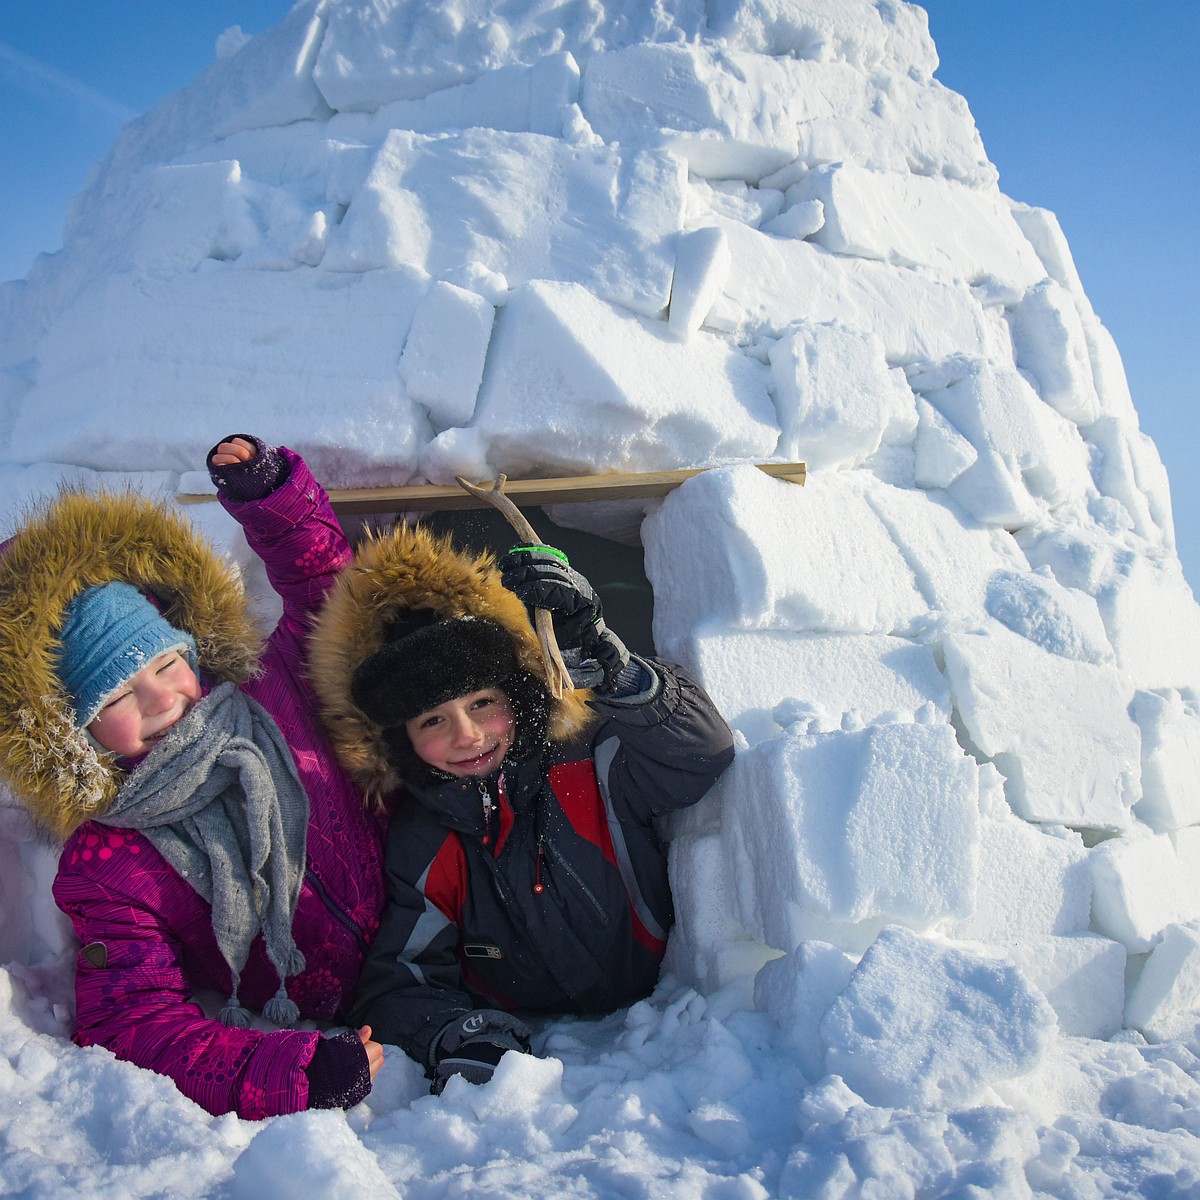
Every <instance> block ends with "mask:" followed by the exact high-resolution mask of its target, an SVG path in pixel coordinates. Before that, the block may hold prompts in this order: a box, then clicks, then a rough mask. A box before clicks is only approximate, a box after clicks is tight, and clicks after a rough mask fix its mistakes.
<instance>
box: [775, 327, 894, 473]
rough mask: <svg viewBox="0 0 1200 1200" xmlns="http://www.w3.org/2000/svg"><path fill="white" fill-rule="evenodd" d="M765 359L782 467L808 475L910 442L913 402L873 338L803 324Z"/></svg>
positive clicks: (871, 336) (871, 335) (782, 339)
mask: <svg viewBox="0 0 1200 1200" xmlns="http://www.w3.org/2000/svg"><path fill="white" fill-rule="evenodd" d="M769 356H770V362H771V381H772V385H773V388H774V393H775V405H776V408H777V409H778V411H779V419H780V424H781V425H782V426H783V436H782V437H781V438H780V442H779V454H780V456H781V457H783V458H784V459H786V460H789V461H792V460H797V459H803V461H804V462H806V463H807V464H808V468H809V470H811V471H815V470H820V469H821V468H822V467H832V466H845V465H851V466H853V465H854V464H856V463H858V462H861V461H862V460H863V459H865V458H869V457H870V456H871V455H872V454H874V453H875V451H876V450H878V449H879V447H880V444H881V443H883V442H885V441H886V442H900V441H904V442H907V441H909V440H911V438H912V435H913V432H914V431H915V428H916V411H915V409H914V398H913V394H912V392H911V391H910V390H909V387H908V383H907V381H906V379H905V377H904V373H903V372H902V371H900V370H899V369H898V368H889V367H888V365H887V361H886V359H885V358H884V352H883V343H882V342H881V341H880V339H879V338H878V337H876V336H875V335H874V334H866V335H864V334H859V333H851V332H849V331H847V330H844V329H839V328H837V327H836V326H833V325H807V324H805V325H801V326H800V327H799V328H797V329H794V330H792V331H790V332H789V333H787V334H786V335H785V336H784V337H783V338H781V339H780V340H779V341H778V342H776V343H775V344H774V345H773V346H772V347H771V349H770V351H769Z"/></svg>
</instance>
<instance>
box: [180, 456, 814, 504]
mask: <svg viewBox="0 0 1200 1200" xmlns="http://www.w3.org/2000/svg"><path fill="white" fill-rule="evenodd" d="M755 465H756V466H757V467H758V469H759V470H760V471H763V472H765V473H766V474H767V475H770V476H772V477H773V478H775V479H785V480H789V481H790V482H792V483H800V484H802V483H804V479H805V465H804V463H802V462H792V463H756V464H755ZM707 470H711V468H709V467H695V468H689V469H686V470H681V471H641V472H630V473H627V474H617V473H614V474H608V475H569V476H564V477H560V478H557V479H510V480H508V482H507V483H505V485H504V494H505V495H506V496H508V497H510V498H511V499H512V501H513V503H514V504H517V505H522V504H523V505H527V506H538V505H543V504H583V503H589V502H591V503H594V502H597V501H603V500H644V499H647V498H649V497H654V496H665V495H666V494H667V493H668V492H669V491H671V489H672V488H677V487H678V486H679V485H680V484H681V483H683V481H684V480H685V479H691V477H692V476H693V475H699V474H700V472H701V471H707ZM482 482H485V483H490V482H491V481H490V480H484V481H482ZM176 499H177V500H179V502H180V503H181V504H198V503H202V502H203V501H205V500H215V499H216V497H215V496H212V495H182V494H181V495H179V496H177V497H176ZM329 499H330V501H331V502H332V504H333V508H334V511H335V512H337V513H344V514H347V515H353V514H363V513H389V512H419V511H432V510H435V509H436V510H451V509H469V508H484V507H486V505H485V503H484V502H483V501H482V500H477V499H476V498H475V497H474V496H471V495H468V494H467V493H466V492H465V491H463V489H462V488H460V487H459V486H458V485H457V484H455V485H454V486H453V487H445V486H442V485H439V484H431V483H430V484H410V485H408V486H405V487H379V488H344V489H339V490H333V491H330V493H329Z"/></svg>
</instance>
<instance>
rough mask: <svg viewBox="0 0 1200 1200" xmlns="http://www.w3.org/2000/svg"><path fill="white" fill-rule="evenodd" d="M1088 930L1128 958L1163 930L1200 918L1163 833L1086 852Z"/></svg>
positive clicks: (1114, 841)
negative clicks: (1089, 871)
mask: <svg viewBox="0 0 1200 1200" xmlns="http://www.w3.org/2000/svg"><path fill="white" fill-rule="evenodd" d="M1091 867H1092V926H1093V928H1094V929H1095V930H1097V931H1098V932H1099V933H1102V934H1104V935H1105V936H1106V937H1110V938H1112V939H1113V941H1116V942H1120V943H1121V944H1122V945H1123V946H1124V947H1125V948H1126V949H1127V950H1129V951H1130V952H1131V953H1133V954H1141V953H1145V951H1147V950H1150V949H1151V948H1152V947H1153V945H1154V943H1155V942H1156V941H1157V940H1158V938H1159V936H1160V934H1161V933H1162V931H1163V930H1164V929H1165V928H1166V926H1168V925H1170V924H1173V923H1175V922H1178V921H1187V920H1190V919H1192V918H1194V917H1197V916H1200V904H1198V903H1197V894H1196V888H1195V886H1194V884H1192V883H1191V881H1189V880H1188V879H1187V878H1186V876H1185V874H1184V872H1183V870H1182V867H1181V864H1180V861H1179V858H1178V856H1177V854H1176V852H1175V847H1174V845H1173V844H1172V842H1171V839H1170V838H1169V837H1167V836H1166V835H1165V834H1158V835H1155V836H1151V835H1148V834H1139V835H1134V836H1129V837H1117V838H1110V839H1109V840H1108V841H1107V842H1102V843H1101V844H1100V845H1099V846H1097V847H1096V848H1095V849H1094V850H1093V851H1092V859H1091Z"/></svg>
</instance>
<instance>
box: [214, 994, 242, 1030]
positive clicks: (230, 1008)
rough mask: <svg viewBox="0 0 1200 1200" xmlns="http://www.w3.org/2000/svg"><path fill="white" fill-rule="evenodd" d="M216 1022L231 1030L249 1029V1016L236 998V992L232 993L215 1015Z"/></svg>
mask: <svg viewBox="0 0 1200 1200" xmlns="http://www.w3.org/2000/svg"><path fill="white" fill-rule="evenodd" d="M217 1020H218V1021H220V1022H221V1024H222V1025H228V1026H229V1027H230V1028H231V1029H246V1028H248V1027H249V1025H250V1014H249V1012H247V1011H246V1009H244V1008H243V1007H242V1004H241V1001H240V1000H238V998H237V992H234V993H233V995H232V996H230V997H229V999H228V1000H226V1001H225V1007H224V1008H223V1009H221V1011H220V1012H219V1013H217Z"/></svg>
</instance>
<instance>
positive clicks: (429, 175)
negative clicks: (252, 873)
mask: <svg viewBox="0 0 1200 1200" xmlns="http://www.w3.org/2000/svg"><path fill="white" fill-rule="evenodd" d="M936 65H937V54H936V50H935V47H934V46H933V44H932V42H931V40H930V38H929V35H928V29H927V23H926V19H925V14H924V12H923V11H922V10H921V9H920V8H918V7H917V6H915V5H912V4H907V3H903V2H902V0H709V2H708V3H704V4H702V3H700V0H657V2H656V3H654V4H647V3H645V2H644V0H567V2H566V3H557V2H556V3H550V2H549V0H486V2H485V0H442V2H441V3H439V4H429V3H426V2H425V0H370V2H368V0H300V2H299V3H297V4H296V5H295V7H294V8H293V9H292V11H291V13H290V14H289V16H288V17H287V18H286V20H284V21H283V22H282V23H281V24H280V25H279V26H278V27H277V28H275V29H273V30H271V31H269V32H267V33H265V34H263V35H261V36H260V37H257V38H254V39H251V40H248V41H244V42H243V39H240V38H225V39H223V40H222V44H221V48H220V54H219V56H218V57H217V58H216V59H215V61H214V63H213V65H212V67H211V68H209V70H208V71H206V72H205V73H204V74H203V75H202V76H201V77H200V78H198V79H197V80H196V81H195V82H194V83H193V84H191V85H190V86H189V87H188V88H185V89H184V90H183V91H182V92H180V93H178V94H177V95H175V96H172V97H170V98H168V99H167V100H165V101H163V102H162V103H161V104H159V105H158V106H157V107H156V108H154V109H153V110H151V111H150V112H149V113H147V114H145V115H144V116H142V117H140V118H138V119H137V120H136V121H134V122H132V123H131V124H129V125H128V126H127V127H126V128H125V129H124V130H123V131H122V133H121V134H120V136H119V137H118V139H117V141H116V143H115V144H114V146H113V147H112V150H111V151H110V153H109V155H108V157H107V158H106V159H105V160H104V162H103V163H101V164H100V166H99V168H98V169H97V171H96V172H95V173H94V176H93V178H92V180H91V182H90V183H89V186H88V187H87V189H86V190H85V191H84V192H83V193H82V195H80V196H79V197H78V198H77V201H76V203H75V204H74V206H73V208H72V212H71V215H70V219H69V221H68V226H67V229H66V235H65V239H64V247H63V249H62V250H61V251H59V252H58V253H57V254H54V255H49V256H43V257H42V258H40V259H39V260H38V261H37V262H36V263H35V264H34V266H33V268H32V269H31V271H30V273H29V276H28V277H27V278H26V279H25V280H21V281H16V282H12V283H8V284H5V285H3V287H0V535H5V536H6V535H7V534H8V533H10V532H11V531H12V529H13V528H14V527H15V526H16V525H17V524H18V523H19V521H20V518H21V514H22V512H23V511H24V509H25V506H26V504H27V503H28V502H29V500H30V499H32V498H34V497H38V496H42V495H45V494H47V493H49V492H51V491H52V490H53V489H54V487H55V486H56V485H57V483H58V482H59V481H61V480H63V479H71V480H82V481H83V482H84V483H85V484H86V485H88V486H96V487H102V486H103V487H113V486H118V487H120V486H126V485H132V486H135V487H139V488H143V489H145V490H147V491H149V492H152V493H167V494H169V495H173V494H175V493H176V492H189V491H195V490H205V487H206V486H207V479H206V476H204V475H203V474H198V472H202V467H203V460H204V455H205V452H206V451H207V449H208V448H209V447H210V446H211V445H212V444H213V443H214V442H215V441H217V440H218V439H219V438H220V437H221V436H223V435H224V434H226V433H229V432H232V431H235V430H248V431H251V432H254V433H257V434H260V435H261V436H263V437H264V438H266V439H267V440H268V441H272V442H276V443H283V444H287V445H290V446H292V447H293V448H295V449H297V450H299V451H300V452H302V453H303V454H304V455H305V456H306V457H307V458H308V460H309V462H310V463H311V465H312V467H313V469H314V471H315V472H316V474H317V476H318V477H319V478H321V479H322V480H323V481H324V482H325V483H326V484H327V485H328V486H330V487H331V488H340V487H351V486H372V485H385V484H404V483H408V482H427V481H428V482H438V483H446V482H450V481H451V480H452V478H453V476H454V475H455V474H457V473H462V474H468V475H472V476H475V477H477V478H480V479H486V478H490V477H492V476H494V475H495V474H496V473H497V472H500V471H503V472H506V473H507V474H509V475H510V476H513V477H519V476H536V475H563V474H585V473H590V472H603V471H621V470H624V471H641V470H663V469H668V468H675V467H711V468H713V469H712V470H708V471H705V472H704V473H702V474H700V475H698V476H696V477H695V478H693V479H691V480H690V481H689V482H687V483H685V484H684V485H683V486H681V487H680V488H678V489H677V490H676V491H674V492H672V493H671V494H669V495H668V496H667V497H666V498H664V499H659V500H648V501H642V502H638V503H637V504H636V505H634V511H633V512H632V515H631V513H630V507H629V505H623V506H605V505H596V506H571V511H572V516H571V518H570V519H571V520H573V521H576V522H577V523H579V524H580V525H581V526H582V527H584V528H587V529H589V530H591V531H593V532H596V533H599V534H601V535H602V536H608V537H611V538H613V539H614V540H619V541H626V542H627V541H629V540H630V539H632V540H633V541H635V542H636V541H638V540H640V542H641V545H642V547H643V548H644V552H645V565H646V572H647V576H648V579H649V581H650V583H651V584H652V586H653V591H654V635H655V640H656V643H657V646H658V649H659V651H660V653H662V654H664V655H666V656H667V657H672V658H676V659H678V660H679V661H682V662H684V663H685V664H686V665H688V666H689V667H690V668H691V669H693V670H694V671H695V672H696V673H697V674H698V675H699V676H700V678H701V679H702V681H703V682H704V683H705V684H706V685H707V687H708V688H709V689H710V691H711V692H712V694H713V696H714V698H715V699H716V701H717V703H718V704H719V705H720V706H721V708H722V709H723V711H724V712H725V713H726V715H727V717H728V719H729V721H730V723H731V724H732V725H733V726H734V728H735V729H736V731H737V734H738V739H739V752H738V755H737V759H736V761H735V763H734V765H733V766H732V767H731V768H730V770H729V771H728V773H727V774H726V776H725V777H724V778H723V779H722V780H721V782H720V783H719V784H718V785H717V787H715V788H714V789H713V791H712V792H711V793H710V795H709V796H707V797H706V798H705V799H704V800H703V801H702V802H701V803H700V804H699V805H697V806H696V808H695V809H693V810H691V811H689V812H686V813H683V814H680V815H679V816H678V817H677V818H675V819H673V820H672V822H671V825H670V828H669V829H668V830H665V831H664V832H667V833H669V834H670V835H671V836H672V838H673V843H672V847H671V873H672V879H673V885H674V889H675V895H676V907H677V924H676V927H675V930H674V932H673V934H672V940H671V945H670V949H669V952H668V958H667V963H666V966H665V969H664V973H663V977H662V979H661V981H660V984H659V986H658V988H657V989H656V991H655V992H654V994H653V995H652V996H651V997H650V998H648V999H647V1000H645V1001H642V1002H639V1003H637V1004H635V1005H634V1006H633V1007H632V1008H630V1009H628V1010H626V1011H621V1012H617V1013H614V1014H612V1015H610V1016H607V1017H604V1018H602V1019H587V1020H585V1019H576V1018H564V1019H552V1020H543V1021H540V1022H538V1023H537V1028H536V1034H535V1049H536V1051H537V1055H536V1056H518V1055H512V1054H510V1055H508V1056H506V1058H505V1059H504V1060H503V1061H502V1063H501V1066H500V1068H499V1070H498V1071H497V1073H496V1076H495V1078H494V1079H493V1081H492V1082H491V1083H489V1084H487V1085H486V1086H482V1087H476V1086H472V1085H469V1084H466V1083H463V1082H462V1081H461V1080H455V1081H452V1082H451V1084H450V1085H449V1087H448V1088H447V1089H446V1091H445V1093H444V1094H443V1095H442V1096H441V1097H437V1098H434V1097H431V1096H429V1095H428V1091H427V1084H426V1082H425V1080H424V1079H423V1078H422V1075H421V1072H420V1070H419V1069H418V1067H417V1066H416V1065H415V1064H414V1063H412V1062H410V1061H408V1060H407V1059H406V1058H405V1057H404V1055H403V1054H402V1053H401V1052H400V1051H398V1050H396V1049H395V1048H392V1049H389V1050H388V1052H387V1058H386V1062H385V1065H384V1068H383V1071H382V1073H381V1075H380V1077H379V1079H378V1080H377V1082H376V1085H375V1088H374V1090H373V1092H372V1094H371V1095H370V1097H369V1098H368V1099H367V1100H366V1101H365V1102H364V1103H363V1104H361V1105H359V1106H358V1107H357V1108H355V1109H353V1110H351V1111H349V1112H346V1113H343V1112H340V1111H338V1112H314V1113H307V1114H300V1115H296V1116H290V1117H279V1118H275V1119H272V1120H269V1121H265V1122H262V1123H257V1124H255V1123H247V1122H242V1121H239V1120H238V1119H236V1118H234V1117H229V1116H227V1117H221V1118H214V1117H211V1116H209V1115H208V1114H206V1113H205V1112H203V1111H201V1110H200V1109H199V1108H197V1107H196V1106H195V1105H193V1104H192V1103H191V1102H190V1101H188V1100H186V1099H184V1098H183V1097H182V1096H181V1095H180V1094H179V1093H178V1092H176V1090H175V1089H174V1087H173V1085H172V1084H171V1083H170V1082H169V1081H168V1080H166V1079H164V1078H161V1077H159V1076H156V1075H154V1074H151V1073H150V1072H147V1071H143V1070H140V1069H139V1068H137V1067H134V1066H132V1065H130V1064H128V1063H122V1062H119V1061H117V1060H116V1059H115V1058H114V1057H113V1056H112V1055H111V1054H110V1053H108V1052H107V1051H105V1050H102V1049H97V1048H94V1049H87V1050H83V1049H78V1048H76V1047H75V1046H73V1045H72V1044H71V1042H70V1040H69V1035H70V1029H71V1015H72V1003H73V1000H72V971H73V961H74V952H75V947H74V945H73V942H72V937H71V933H70V929H69V927H68V926H67V925H66V923H65V920H64V918H63V917H62V916H61V915H60V914H59V913H58V912H57V910H56V909H55V908H54V906H53V903H52V901H51V898H50V883H51V880H52V878H53V874H54V870H55V861H56V854H55V851H54V849H53V848H51V847H48V846H46V845H44V844H42V843H40V842H38V841H37V840H35V839H34V838H32V837H31V836H30V832H29V826H28V823H27V821H26V820H25V818H24V814H23V813H22V811H21V810H20V808H19V807H17V806H16V804H15V802H14V801H13V800H12V798H11V797H9V796H7V794H3V795H0V962H2V963H4V964H5V965H4V967H3V968H2V969H0V1147H2V1153H0V1194H3V1195H14V1196H22V1197H38V1198H41V1197H47V1198H49V1197H63V1196H75V1195H78V1196H100V1195H103V1196H122V1197H151V1196H161V1195H168V1194H169V1195H180V1196H212V1197H229V1198H231V1200H235V1198H240V1197H250V1196H254V1197H256V1198H258V1200H263V1198H268V1197H281V1198H282V1197H289V1198H290V1197H292V1196H294V1195H298V1194H303V1195H305V1196H308V1197H313V1198H324V1197H329V1198H333V1197H339V1198H340V1197H345V1196H352V1195H372V1196H380V1197H388V1196H397V1197H398V1196H405V1197H415V1198H421V1200H424V1198H432V1197H449V1196H464V1195H472V1196H505V1197H512V1196H529V1197H547V1196H556V1197H558V1196H562V1197H568V1196H569V1197H617V1196H620V1197H631V1196H642V1197H656V1198H663V1197H679V1198H681V1200H682V1198H685V1197H686V1198H688V1200H691V1198H694V1197H705V1198H709V1200H759V1198H761V1197H776V1196H779V1197H796V1198H804V1200H841V1198H850V1197H863V1198H866V1197H871V1198H891V1197H897V1198H900V1197H914V1196H920V1197H923V1198H934V1197H968V1196H984V1195H986V1196H992V1197H1013V1198H1025V1197H1070V1198H1088V1200H1091V1198H1092V1197H1102V1196H1132V1195H1139V1196H1153V1197H1162V1198H1181V1200H1182V1198H1183V1197H1193V1196H1196V1195H1200V792H1198V785H1197V779H1198V778H1200V691H1198V689H1200V608H1198V607H1197V605H1196V602H1195V600H1194V598H1193V596H1192V594H1191V592H1190V591H1189V589H1188V588H1187V585H1186V583H1185V582H1184V580H1183V576H1182V572H1181V570H1180V567H1179V563H1178V560H1177V558H1176V555H1175V550H1174V537H1173V531H1172V523H1171V506H1170V496H1169V491H1168V484H1167V479H1166V475H1165V472H1164V470H1163V468H1162V464H1161V462H1160V460H1159V457H1158V454H1157V452H1156V450H1155V448H1154V446H1153V444H1152V443H1151V442H1150V441H1149V439H1148V438H1146V437H1145V435H1143V434H1142V433H1141V432H1140V430H1139V429H1138V422H1137V414H1136V409H1135V406H1134V399H1133V398H1131V397H1130V394H1129V389H1128V385H1127V383H1126V381H1125V377H1124V372H1123V370H1122V368H1121V363H1120V356H1119V354H1118V352H1117V349H1116V347H1115V346H1114V344H1113V341H1112V338H1111V337H1110V336H1109V334H1108V332H1107V331H1106V330H1105V329H1104V327H1103V325H1102V324H1101V323H1100V321H1099V320H1098V319H1097V317H1096V314H1095V313H1094V312H1093V310H1092V308H1091V305H1090V304H1089V302H1088V299H1087V296H1086V295H1085V293H1084V290H1083V287H1082V285H1081V284H1080V282H1079V277H1078V275H1077V273H1076V271H1075V268H1074V265H1073V263H1072V261H1071V254H1070V250H1069V248H1068V246H1067V243H1066V240H1065V238H1064V237H1063V235H1062V231H1061V229H1060V228H1059V226H1058V222H1057V221H1056V220H1055V218H1054V216H1053V214H1051V213H1048V212H1045V211H1044V210H1040V209H1037V208H1033V207H1030V206H1028V205H1026V204H1023V203H1021V202H1019V200H1015V199H1010V198H1009V197H1007V196H1006V195H1004V194H1003V192H1002V191H1001V190H1000V189H999V186H998V181H997V173H996V171H995V169H994V168H993V167H992V165H991V164H990V163H989V162H988V160H987V156H986V153H985V151H984V148H983V144H982V142H981V140H980V138H979V135H978V132H977V131H976V129H975V126H974V122H973V120H972V118H971V115H970V112H969V109H968V107H967V103H966V101H964V99H963V98H962V97H959V96H957V95H955V94H954V93H952V92H950V91H949V90H947V89H946V88H944V87H943V86H942V85H941V84H939V83H938V82H937V81H936V80H935V79H934V78H933V71H934V69H935V68H936ZM773 459H774V460H780V461H790V460H802V461H806V462H807V463H808V465H809V477H808V482H807V483H806V484H805V485H804V486H802V487H801V486H797V485H796V484H794V483H789V482H785V481H781V480H774V479H770V478H768V477H767V476H766V475H765V474H763V473H762V472H760V471H758V470H756V469H755V467H754V465H753V464H755V463H758V462H763V461H767V460H773ZM565 507H566V506H563V508H565ZM185 511H186V512H187V513H188V514H189V516H190V517H191V518H192V519H193V520H194V521H195V522H196V523H197V525H198V526H199V527H200V528H201V529H202V530H203V531H204V532H205V533H206V534H207V535H208V536H210V537H211V538H212V539H213V540H214V542H215V543H216V544H217V545H218V546H219V547H220V548H221V549H222V550H223V551H224V552H225V553H227V554H228V555H229V556H230V557H231V558H232V559H233V560H234V561H236V562H238V563H240V564H241V565H242V566H243V567H244V568H245V571H246V580H247V585H248V587H249V589H250V590H251V592H252V593H253V595H254V596H255V597H256V598H257V599H259V600H261V601H262V602H263V603H264V604H265V605H268V606H269V604H270V599H269V597H267V596H266V594H265V585H264V582H263V577H262V574H261V572H260V571H258V570H257V569H256V567H255V564H254V560H253V556H252V555H251V554H250V552H249V551H248V549H247V548H246V546H245V543H244V541H243V540H242V539H241V535H240V533H239V532H238V531H237V530H236V527H235V526H234V524H233V523H232V522H231V521H230V520H229V519H228V518H226V517H225V515H224V514H223V512H221V511H220V510H219V508H218V507H217V506H216V505H213V504H199V505H193V506H189V507H188V508H187V509H186V510H185ZM558 511H560V510H556V512H558ZM577 565H579V566H580V567H581V568H582V569H583V570H585V572H586V571H587V564H586V563H578V564H577Z"/></svg>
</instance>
